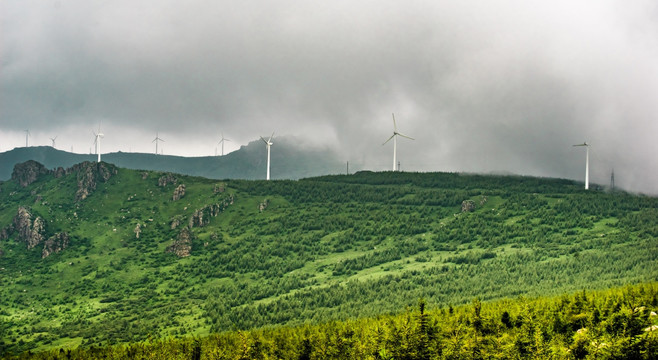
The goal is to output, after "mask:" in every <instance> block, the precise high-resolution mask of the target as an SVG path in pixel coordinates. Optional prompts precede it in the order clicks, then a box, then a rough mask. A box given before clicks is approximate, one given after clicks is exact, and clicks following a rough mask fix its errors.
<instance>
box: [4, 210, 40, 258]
mask: <svg viewBox="0 0 658 360" xmlns="http://www.w3.org/2000/svg"><path fill="white" fill-rule="evenodd" d="M12 223H13V228H14V229H15V230H16V231H18V240H19V241H23V242H25V243H26V244H27V248H28V249H32V248H33V247H35V246H37V245H39V244H40V243H41V242H43V238H44V235H43V234H44V233H45V232H46V224H45V222H44V221H43V219H42V218H41V217H39V216H37V217H36V218H35V219H34V221H33V220H32V214H31V213H30V211H29V210H28V209H27V208H26V207H24V206H19V207H18V212H17V213H16V216H14V220H13V222H12Z"/></svg>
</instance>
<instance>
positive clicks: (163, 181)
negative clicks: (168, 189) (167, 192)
mask: <svg viewBox="0 0 658 360" xmlns="http://www.w3.org/2000/svg"><path fill="white" fill-rule="evenodd" d="M177 181H178V179H176V177H175V176H174V174H172V173H166V174H164V175H162V176H160V178H159V179H158V186H167V185H168V184H175V183H176V182H177Z"/></svg>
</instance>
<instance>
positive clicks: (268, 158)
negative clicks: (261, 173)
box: [260, 133, 274, 180]
mask: <svg viewBox="0 0 658 360" xmlns="http://www.w3.org/2000/svg"><path fill="white" fill-rule="evenodd" d="M272 137H274V133H272V135H271V136H270V138H269V139H267V140H265V139H264V138H263V137H262V136H261V137H260V139H261V140H263V142H264V143H265V145H266V146H267V178H266V180H269V179H270V147H271V146H272V145H274V143H272Z"/></svg>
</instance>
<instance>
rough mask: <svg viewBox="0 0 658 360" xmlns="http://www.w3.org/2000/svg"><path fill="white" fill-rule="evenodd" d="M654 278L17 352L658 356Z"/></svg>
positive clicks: (62, 355)
mask: <svg viewBox="0 0 658 360" xmlns="http://www.w3.org/2000/svg"><path fill="white" fill-rule="evenodd" d="M656 309H658V283H648V284H644V285H635V286H626V287H624V288H620V289H613V290H607V291H596V292H588V291H581V292H577V293H575V294H571V295H562V296H559V297H539V298H526V297H523V296H519V297H517V298H514V299H505V300H499V301H494V302H482V301H481V300H480V299H477V298H476V299H473V300H472V301H471V303H469V304H468V305H462V306H456V307H455V306H449V307H447V308H431V307H429V306H428V305H427V303H426V302H425V300H423V299H420V300H419V301H418V303H417V305H416V306H415V307H413V308H411V307H408V308H407V309H406V310H404V311H401V312H400V313H399V314H397V315H380V316H377V317H373V318H360V319H356V320H346V321H331V322H327V323H322V324H318V325H310V324H305V325H299V326H284V327H265V328H261V329H258V330H250V331H228V332H222V333H219V334H214V335H210V336H205V337H187V338H182V339H176V338H168V339H160V340H157V339H149V340H147V341H144V342H139V343H132V344H124V345H115V346H100V347H97V346H92V347H89V348H79V349H74V350H70V349H66V350H65V349H53V350H50V351H45V352H41V353H36V354H32V353H24V354H22V355H21V356H18V357H16V358H19V359H181V360H182V359H186V360H187V359H192V360H201V359H309V360H310V359H406V360H415V359H419V360H420V359H635V360H641V359H655V358H656V355H657V354H658V317H657V316H656V312H655V310H656Z"/></svg>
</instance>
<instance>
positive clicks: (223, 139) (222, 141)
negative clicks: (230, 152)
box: [215, 132, 274, 156]
mask: <svg viewBox="0 0 658 360" xmlns="http://www.w3.org/2000/svg"><path fill="white" fill-rule="evenodd" d="M221 135H222V139H221V140H219V142H218V143H217V145H219V144H222V156H224V141H231V140H229V139H226V138H224V133H223V132H222V133H221ZM272 135H274V133H272ZM261 139H262V137H261ZM268 148H269V147H268ZM216 155H217V154H215V156H216Z"/></svg>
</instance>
